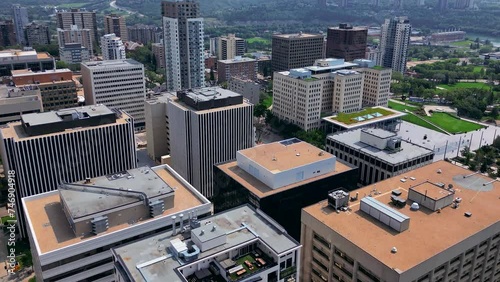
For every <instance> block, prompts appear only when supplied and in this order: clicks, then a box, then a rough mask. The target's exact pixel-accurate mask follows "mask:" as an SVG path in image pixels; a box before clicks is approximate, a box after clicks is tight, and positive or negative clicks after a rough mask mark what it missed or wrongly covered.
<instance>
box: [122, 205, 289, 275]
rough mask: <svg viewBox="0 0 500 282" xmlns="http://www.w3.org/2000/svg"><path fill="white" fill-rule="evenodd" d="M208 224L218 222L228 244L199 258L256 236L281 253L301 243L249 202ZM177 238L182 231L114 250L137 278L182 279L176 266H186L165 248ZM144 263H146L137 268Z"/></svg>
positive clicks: (221, 214) (207, 221) (204, 224)
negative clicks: (249, 204)
mask: <svg viewBox="0 0 500 282" xmlns="http://www.w3.org/2000/svg"><path fill="white" fill-rule="evenodd" d="M243 223H244V224H245V225H247V226H250V227H251V230H249V229H248V228H242V224H243ZM206 225H216V226H217V230H219V232H222V233H225V234H227V237H226V243H225V244H223V245H221V246H218V247H215V248H213V249H210V250H207V251H205V252H200V255H199V257H198V259H197V260H196V261H199V260H203V259H204V258H207V257H210V256H213V255H215V254H218V253H224V252H227V251H228V250H229V249H231V248H233V247H237V246H240V245H246V244H248V243H249V241H251V240H255V239H260V240H262V241H264V242H265V243H266V244H267V245H268V246H269V247H270V248H272V249H273V250H274V251H275V252H276V253H278V254H280V253H282V252H285V251H288V250H291V249H293V248H296V247H298V246H299V243H297V242H296V241H295V240H293V239H292V238H291V237H290V236H289V235H288V234H287V233H283V232H282V231H281V230H282V227H280V226H279V225H277V224H276V223H272V222H270V221H269V220H268V219H267V218H265V217H263V216H262V215H261V214H260V213H259V212H257V211H255V210H254V209H253V208H251V207H250V206H248V205H243V206H239V207H237V208H234V209H231V210H228V211H224V212H222V213H219V214H217V215H214V216H211V217H208V218H205V219H203V220H202V221H201V226H202V227H204V226H206ZM252 231H253V232H252ZM207 233H208V232H207ZM176 238H179V239H181V240H183V239H184V238H183V236H182V235H180V234H179V235H175V236H172V231H167V232H164V233H160V234H157V235H154V236H151V237H148V238H145V239H143V240H140V241H137V242H135V243H130V244H127V245H124V246H120V247H118V248H115V249H113V251H114V252H115V253H116V254H117V255H118V256H119V258H120V259H121V261H122V263H124V264H125V266H126V268H127V271H129V272H130V273H131V275H132V277H133V279H134V281H148V282H154V281H162V282H163V281H180V278H179V276H178V274H177V272H176V271H175V269H177V268H179V267H182V266H183V265H182V264H181V263H180V262H179V261H177V260H176V259H174V258H173V257H172V256H171V255H169V253H167V251H166V249H167V247H169V246H170V241H171V240H173V239H176ZM141 264H142V265H146V266H143V267H138V265H141Z"/></svg>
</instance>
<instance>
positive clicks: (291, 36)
mask: <svg viewBox="0 0 500 282" xmlns="http://www.w3.org/2000/svg"><path fill="white" fill-rule="evenodd" d="M273 37H275V38H283V39H301V38H324V37H325V36H324V35H323V34H310V33H293V34H274V35H273Z"/></svg>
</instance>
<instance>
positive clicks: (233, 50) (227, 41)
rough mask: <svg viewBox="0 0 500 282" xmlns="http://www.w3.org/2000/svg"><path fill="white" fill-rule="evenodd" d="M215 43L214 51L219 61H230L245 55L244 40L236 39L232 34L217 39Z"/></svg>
mask: <svg viewBox="0 0 500 282" xmlns="http://www.w3.org/2000/svg"><path fill="white" fill-rule="evenodd" d="M217 41H218V43H217V45H216V48H217V49H216V50H217V58H218V59H219V60H231V59H234V58H235V57H237V56H243V55H244V54H245V49H246V43H245V39H242V38H239V37H236V35H234V34H228V35H227V36H221V37H219V38H218V39H217Z"/></svg>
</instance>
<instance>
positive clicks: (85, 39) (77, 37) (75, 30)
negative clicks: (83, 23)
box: [57, 25, 94, 56]
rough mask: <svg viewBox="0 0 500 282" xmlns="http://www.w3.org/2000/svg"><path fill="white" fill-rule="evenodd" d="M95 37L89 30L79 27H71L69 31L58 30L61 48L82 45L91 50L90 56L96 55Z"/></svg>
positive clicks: (58, 40)
mask: <svg viewBox="0 0 500 282" xmlns="http://www.w3.org/2000/svg"><path fill="white" fill-rule="evenodd" d="M93 38H94V37H93V36H92V32H91V30H90V29H88V28H83V29H81V28H79V27H78V26H77V25H71V27H70V28H69V29H61V28H58V29H57V43H58V44H59V48H64V46H65V45H66V44H70V43H80V44H81V45H82V46H83V47H85V48H87V50H89V53H90V56H92V55H93V54H94V39H93Z"/></svg>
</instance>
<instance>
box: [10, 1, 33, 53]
mask: <svg viewBox="0 0 500 282" xmlns="http://www.w3.org/2000/svg"><path fill="white" fill-rule="evenodd" d="M12 9H13V10H12V13H13V15H14V16H13V18H14V26H15V29H16V41H17V44H20V45H25V44H26V39H25V38H24V27H25V26H27V25H28V24H29V19H28V9H26V7H21V6H20V5H14V6H13V8H12Z"/></svg>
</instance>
